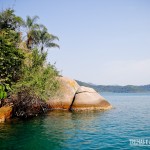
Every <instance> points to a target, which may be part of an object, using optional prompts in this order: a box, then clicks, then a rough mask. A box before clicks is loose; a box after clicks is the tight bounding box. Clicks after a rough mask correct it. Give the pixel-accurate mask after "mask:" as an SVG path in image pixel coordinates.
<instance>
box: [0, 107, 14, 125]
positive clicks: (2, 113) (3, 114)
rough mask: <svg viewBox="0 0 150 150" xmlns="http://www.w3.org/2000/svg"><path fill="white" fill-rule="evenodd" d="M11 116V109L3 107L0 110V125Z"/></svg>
mask: <svg viewBox="0 0 150 150" xmlns="http://www.w3.org/2000/svg"><path fill="white" fill-rule="evenodd" d="M11 116H12V107H11V106H3V107H1V108H0V123H1V122H5V120H6V119H9V118H10V117H11Z"/></svg>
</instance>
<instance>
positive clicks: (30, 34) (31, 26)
mask: <svg viewBox="0 0 150 150" xmlns="http://www.w3.org/2000/svg"><path fill="white" fill-rule="evenodd" d="M37 19H39V17H38V16H34V17H32V18H31V17H30V16H27V19H26V21H25V27H26V29H27V31H26V33H27V41H26V45H27V48H28V49H31V47H32V44H33V39H34V36H35V35H34V34H35V30H37V29H38V28H39V26H40V25H39V24H37V23H36V21H37Z"/></svg>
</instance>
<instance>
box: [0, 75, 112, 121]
mask: <svg viewBox="0 0 150 150" xmlns="http://www.w3.org/2000/svg"><path fill="white" fill-rule="evenodd" d="M58 80H59V82H60V89H59V90H58V91H57V93H56V94H55V96H53V97H52V98H50V99H49V100H48V101H46V102H45V103H43V104H42V103H41V102H40V103H39V102H38V101H34V103H33V102H32V101H29V100H28V102H27V103H28V105H27V104H26V103H25V100H23V101H20V102H19V104H20V105H21V106H18V108H19V110H18V109H17V108H16V107H15V106H3V107H1V108H0V122H5V120H7V119H9V118H11V117H12V115H13V114H15V115H13V116H16V117H20V116H21V113H22V117H28V116H37V115H38V114H39V112H40V113H44V112H46V111H44V110H45V109H46V107H47V109H48V110H58V109H61V110H68V111H80V110H108V109H111V108H112V106H111V104H110V103H109V102H108V101H107V100H106V99H105V98H104V97H102V96H101V95H100V94H99V93H97V92H96V91H95V90H94V89H92V88H89V87H85V86H79V84H78V83H77V82H76V81H75V80H72V79H70V78H67V77H58ZM26 94H27V93H25V95H26ZM31 99H32V98H31ZM24 105H26V107H24ZM31 105H32V106H31ZM22 106H23V107H22ZM31 108H32V109H31ZM34 108H35V109H34ZM41 110H42V111H41ZM18 114H20V115H18ZM17 115H18V116H17Z"/></svg>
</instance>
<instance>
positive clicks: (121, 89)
mask: <svg viewBox="0 0 150 150" xmlns="http://www.w3.org/2000/svg"><path fill="white" fill-rule="evenodd" d="M77 82H78V84H79V85H81V86H89V87H92V88H94V89H95V90H96V91H100V92H114V93H138V92H150V85H143V86H134V85H126V86H117V85H116V86H115V85H107V86H106V85H94V84H89V83H85V82H81V81H77Z"/></svg>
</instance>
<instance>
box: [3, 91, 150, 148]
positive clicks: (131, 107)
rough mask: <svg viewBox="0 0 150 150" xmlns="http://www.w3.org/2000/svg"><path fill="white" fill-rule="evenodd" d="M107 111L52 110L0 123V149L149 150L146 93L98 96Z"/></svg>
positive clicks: (149, 101)
mask: <svg viewBox="0 0 150 150" xmlns="http://www.w3.org/2000/svg"><path fill="white" fill-rule="evenodd" d="M101 95H102V96H104V97H105V98H106V99H107V100H108V101H109V102H110V103H111V104H112V105H113V109H111V110H108V111H103V112H99V111H82V112H68V111H52V112H49V113H48V114H46V115H42V116H38V117H35V118H33V119H30V120H16V119H14V120H11V121H8V122H6V123H5V124H0V150H88V149H89V150H92V149H96V150H101V149H102V150H103V149H104V150H111V149H112V150H113V149H114V150H117V149H121V150H123V149H124V150H125V149H126V150H130V149H131V150H132V149H133V150H134V149H135V150H140V149H141V150H143V149H145V150H146V149H150V94H140V93H136V94H132V93H130V94H125V93H120V94H116V93H101Z"/></svg>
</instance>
